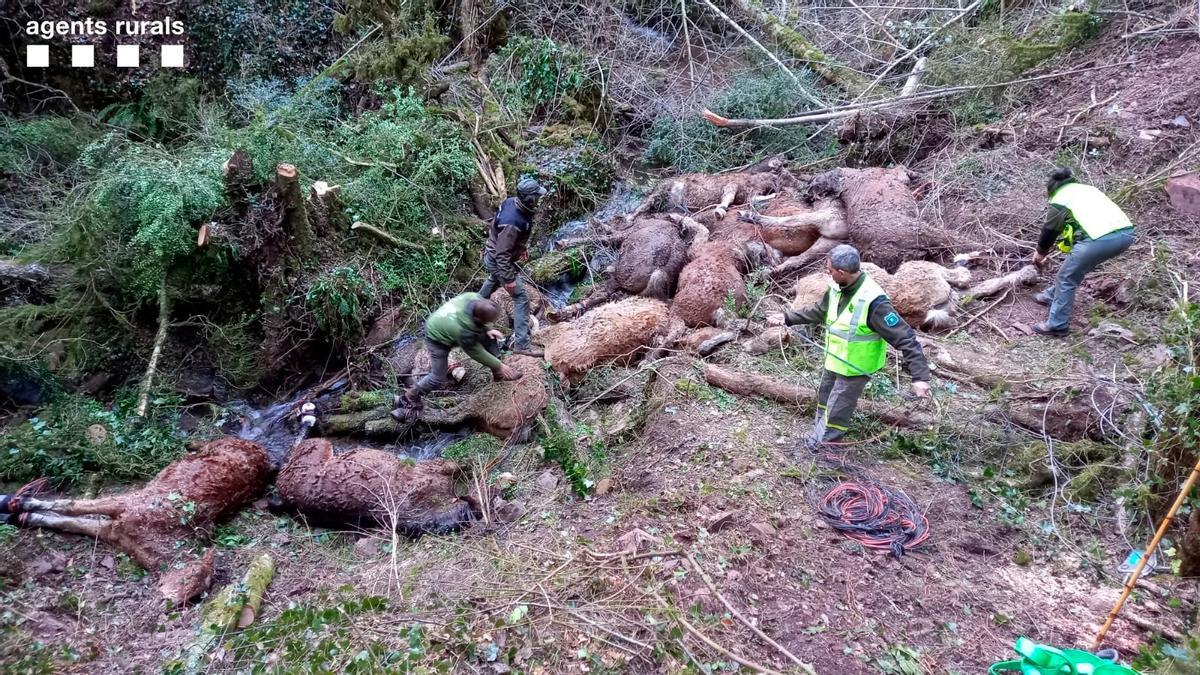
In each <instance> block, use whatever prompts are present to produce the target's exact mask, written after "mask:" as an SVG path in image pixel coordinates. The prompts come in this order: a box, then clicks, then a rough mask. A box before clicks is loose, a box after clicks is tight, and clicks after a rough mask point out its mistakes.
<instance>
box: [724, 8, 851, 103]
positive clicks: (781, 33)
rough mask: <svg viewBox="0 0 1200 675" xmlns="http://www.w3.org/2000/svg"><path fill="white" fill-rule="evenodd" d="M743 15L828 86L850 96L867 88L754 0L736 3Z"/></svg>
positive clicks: (848, 69) (849, 72) (847, 70)
mask: <svg viewBox="0 0 1200 675" xmlns="http://www.w3.org/2000/svg"><path fill="white" fill-rule="evenodd" d="M733 2H734V4H735V5H737V8H738V9H739V10H741V12H742V14H744V15H745V16H746V17H748V18H750V19H751V20H753V21H754V22H755V23H756V24H757V25H758V27H759V29H760V30H762V31H764V32H766V33H767V34H768V35H770V36H771V37H772V38H774V39H775V41H776V42H778V43H779V45H780V46H781V47H783V48H784V49H785V50H786V51H787V52H788V53H789V54H791V55H792V56H793V57H795V58H797V59H799V60H801V61H804V62H805V63H806V65H808V67H809V68H810V69H812V71H813V72H815V73H816V74H818V75H820V76H821V78H822V79H824V80H825V81H826V82H828V83H829V84H832V85H833V86H835V87H837V88H839V89H841V90H842V91H844V92H846V93H847V94H851V95H853V96H858V95H859V94H861V93H862V92H863V91H865V90H866V88H867V84H868V82H867V80H866V78H865V77H863V75H862V74H861V73H859V72H858V71H856V70H853V69H850V68H847V67H845V66H843V65H841V64H839V63H837V62H836V61H834V60H833V59H831V58H829V57H828V56H827V55H826V54H825V53H824V52H822V51H821V50H820V49H818V48H817V46H816V45H814V44H813V43H812V42H811V41H809V39H808V38H806V37H804V35H802V34H801V33H800V32H799V31H797V30H795V29H794V28H792V27H790V26H788V25H787V24H786V23H784V21H783V20H782V19H779V18H778V17H776V16H774V15H772V14H770V13H768V12H766V11H765V10H763V9H762V8H761V7H759V6H755V5H754V4H753V3H752V2H751V0H733Z"/></svg>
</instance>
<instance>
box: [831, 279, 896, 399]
mask: <svg viewBox="0 0 1200 675" xmlns="http://www.w3.org/2000/svg"><path fill="white" fill-rule="evenodd" d="M863 276H864V279H863V282H862V285H861V286H859V287H858V291H856V292H855V293H854V296H853V297H851V298H850V301H849V302H847V303H846V308H845V309H844V310H842V311H841V312H840V313H839V312H838V305H840V304H841V300H842V289H841V288H840V287H839V286H838V285H837V284H832V285H830V290H829V307H828V308H826V310H825V369H826V370H828V371H831V372H834V373H837V374H839V375H846V376H850V377H855V376H858V375H870V374H871V373H874V372H876V371H878V370H879V369H880V368H883V365H884V364H885V363H886V362H887V343H886V342H884V341H883V338H882V337H880V336H879V333H876V332H875V331H873V330H871V327H870V326H868V325H867V313H868V312H869V311H870V310H871V303H872V302H874V301H875V299H876V298H880V297H884V296H886V295H887V294H886V293H884V292H883V289H882V288H880V287H879V284H877V283H875V280H874V279H872V278H871V277H869V276H866V273H865V272H864V273H863Z"/></svg>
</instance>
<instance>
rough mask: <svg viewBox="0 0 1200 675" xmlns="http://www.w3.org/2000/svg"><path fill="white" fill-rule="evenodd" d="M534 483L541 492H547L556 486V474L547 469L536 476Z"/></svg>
mask: <svg viewBox="0 0 1200 675" xmlns="http://www.w3.org/2000/svg"><path fill="white" fill-rule="evenodd" d="M535 484H536V485H537V488H538V489H539V490H541V491H542V492H549V491H551V490H553V489H554V488H556V487H558V476H555V475H554V472H553V471H550V470H549V469H547V470H546V471H544V472H543V473H542V475H540V476H538V477H537V480H536V481H535Z"/></svg>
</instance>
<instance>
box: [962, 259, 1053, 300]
mask: <svg viewBox="0 0 1200 675" xmlns="http://www.w3.org/2000/svg"><path fill="white" fill-rule="evenodd" d="M1041 275H1042V272H1041V270H1039V269H1038V268H1037V266H1036V265H1026V266H1024V267H1022V268H1021V269H1019V270H1017V271H1015V272H1009V273H1008V274H1005V275H1003V276H999V277H996V278H995V279H988V280H986V281H981V282H980V283H978V284H975V285H974V286H972V287H971V288H969V289H967V290H966V291H965V292H964V293H963V297H964V298H975V299H979V298H987V297H991V296H993V295H996V294H997V293H1001V292H1003V291H1007V290H1010V289H1014V288H1016V287H1017V286H1028V285H1030V284H1032V283H1034V282H1036V281H1037V280H1038V278H1039V277H1041Z"/></svg>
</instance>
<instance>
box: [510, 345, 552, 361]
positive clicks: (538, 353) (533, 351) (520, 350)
mask: <svg viewBox="0 0 1200 675" xmlns="http://www.w3.org/2000/svg"><path fill="white" fill-rule="evenodd" d="M512 352H513V353H514V354H520V355H522V356H534V357H537V358H539V359H540V358H542V357H543V356H545V355H546V350H544V349H542V348H541V347H538V346H536V345H528V344H525V345H515V346H513V350H512Z"/></svg>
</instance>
